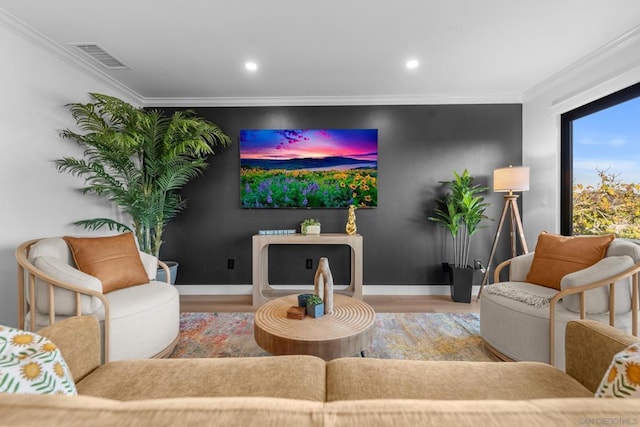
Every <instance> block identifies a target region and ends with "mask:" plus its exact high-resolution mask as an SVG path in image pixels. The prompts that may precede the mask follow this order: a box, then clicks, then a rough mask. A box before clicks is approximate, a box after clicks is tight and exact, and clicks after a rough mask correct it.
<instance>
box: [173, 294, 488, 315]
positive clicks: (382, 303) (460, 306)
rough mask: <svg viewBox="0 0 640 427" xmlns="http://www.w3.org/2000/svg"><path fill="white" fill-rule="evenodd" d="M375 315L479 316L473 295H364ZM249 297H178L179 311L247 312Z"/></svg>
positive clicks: (249, 307) (251, 308)
mask: <svg viewBox="0 0 640 427" xmlns="http://www.w3.org/2000/svg"><path fill="white" fill-rule="evenodd" d="M364 300H365V301H366V302H367V303H368V304H369V305H371V306H372V307H373V309H374V310H375V311H376V312H378V313H479V312H480V304H479V303H478V301H476V297H475V295H474V296H473V297H472V299H471V303H469V304H466V303H459V302H453V301H452V300H451V297H449V296H447V295H365V297H364ZM256 309H257V307H253V306H252V305H251V295H181V296H180V311H185V312H250V311H256Z"/></svg>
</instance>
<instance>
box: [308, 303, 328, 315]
mask: <svg viewBox="0 0 640 427" xmlns="http://www.w3.org/2000/svg"><path fill="white" fill-rule="evenodd" d="M324 307H325V304H324V303H321V304H316V305H308V306H307V314H308V315H309V316H311V317H322V315H323V314H324Z"/></svg>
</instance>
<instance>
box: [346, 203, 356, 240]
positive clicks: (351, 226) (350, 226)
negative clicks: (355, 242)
mask: <svg viewBox="0 0 640 427" xmlns="http://www.w3.org/2000/svg"><path fill="white" fill-rule="evenodd" d="M357 229H358V227H356V207H355V205H351V206H349V217H348V218H347V226H346V230H347V234H348V235H350V236H353V235H354V234H356V230H357Z"/></svg>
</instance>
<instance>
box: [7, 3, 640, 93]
mask: <svg viewBox="0 0 640 427" xmlns="http://www.w3.org/2000/svg"><path fill="white" fill-rule="evenodd" d="M0 9H4V11H5V13H2V14H1V15H2V16H0V18H2V19H0V25H2V24H3V23H4V24H5V25H7V22H9V23H10V26H12V27H14V30H15V28H19V29H20V31H21V32H23V33H28V34H29V36H30V37H31V38H32V39H35V40H39V41H40V44H41V45H42V46H45V47H47V48H48V49H50V50H55V51H57V52H58V54H62V55H66V56H67V57H69V56H72V57H73V60H74V61H77V62H78V63H81V62H83V63H84V65H82V66H83V67H84V68H85V69H86V68H87V65H86V63H87V62H88V63H90V64H91V67H93V68H94V69H92V70H91V72H93V73H94V74H95V73H98V74H102V75H104V74H106V75H108V76H110V77H111V78H112V79H115V81H117V82H118V84H119V85H122V86H124V87H125V88H126V90H128V91H130V92H132V93H133V94H134V95H135V96H136V97H138V99H140V100H141V102H142V103H145V104H151V105H152V104H154V103H155V104H156V105H159V104H163V105H168V104H170V103H172V102H173V103H175V104H176V105H177V104H179V103H181V102H183V103H192V104H206V103H210V104H216V103H218V104H220V103H221V104H225V103H226V104H228V105H233V104H238V105H241V104H251V103H252V102H253V103H256V102H260V100H264V101H265V102H266V103H269V102H276V100H279V102H281V103H282V102H284V103H286V102H287V101H286V100H287V99H288V100H289V102H290V103H292V104H295V103H296V102H299V103H304V102H306V103H317V104H326V103H332V102H333V103H338V104H339V103H362V102H365V103H366V102H385V100H386V101H389V102H399V103H407V102H412V101H415V102H416V103H420V102H428V101H429V100H444V99H450V100H458V101H459V102H465V101H471V102H482V101H486V102H518V101H519V100H521V99H522V95H523V94H524V93H525V92H526V91H527V90H530V89H532V88H533V87H535V86H536V85H538V84H540V83H541V82H543V81H545V80H546V79H548V78H550V77H552V76H553V75H555V74H557V73H558V72H560V71H561V70H563V69H564V68H566V67H568V66H570V65H571V64H573V63H575V62H576V61H579V60H580V59H581V58H584V57H585V56H587V55H589V54H592V53H593V52H595V51H598V50H600V49H606V48H607V45H609V46H612V45H615V43H616V42H618V41H619V40H621V37H623V36H624V35H625V34H628V33H629V32H630V31H633V32H634V33H640V1H639V0H394V1H390V0H322V1H311V0H182V1H172V2H168V1H163V0H110V1H104V2H95V1H86V0H56V1H44V0H40V1H23V0H0ZM74 42H95V43H97V44H99V45H100V46H101V47H102V48H103V49H105V50H106V51H107V52H109V53H110V54H111V55H113V56H114V57H116V58H117V59H119V60H120V61H122V62H123V63H125V64H127V65H128V66H129V67H130V69H128V70H107V69H105V68H103V67H102V66H101V65H99V64H98V63H96V62H93V60H91V59H86V58H84V57H83V56H82V54H81V53H79V52H78V51H77V49H76V48H75V47H73V46H72V45H70V43H74ZM410 58H415V59H418V60H419V61H420V66H419V67H418V68H417V69H415V70H407V69H406V68H405V63H406V61H407V60H408V59H410ZM248 60H253V61H256V62H257V63H258V66H259V68H258V70H257V71H256V72H254V73H252V72H249V71H247V70H245V69H244V63H245V61H248ZM296 100H298V101H296ZM301 100H303V101H301Z"/></svg>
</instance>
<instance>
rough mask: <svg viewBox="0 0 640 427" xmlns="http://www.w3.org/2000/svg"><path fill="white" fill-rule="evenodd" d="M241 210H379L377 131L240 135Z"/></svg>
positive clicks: (252, 132) (270, 131) (288, 131)
mask: <svg viewBox="0 0 640 427" xmlns="http://www.w3.org/2000/svg"><path fill="white" fill-rule="evenodd" d="M240 175H241V176H240V186H241V187H240V197H241V200H242V207H243V208H345V207H348V206H350V205H355V206H357V207H359V208H371V207H376V206H377V205H378V130H377V129H258V130H241V131H240Z"/></svg>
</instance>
